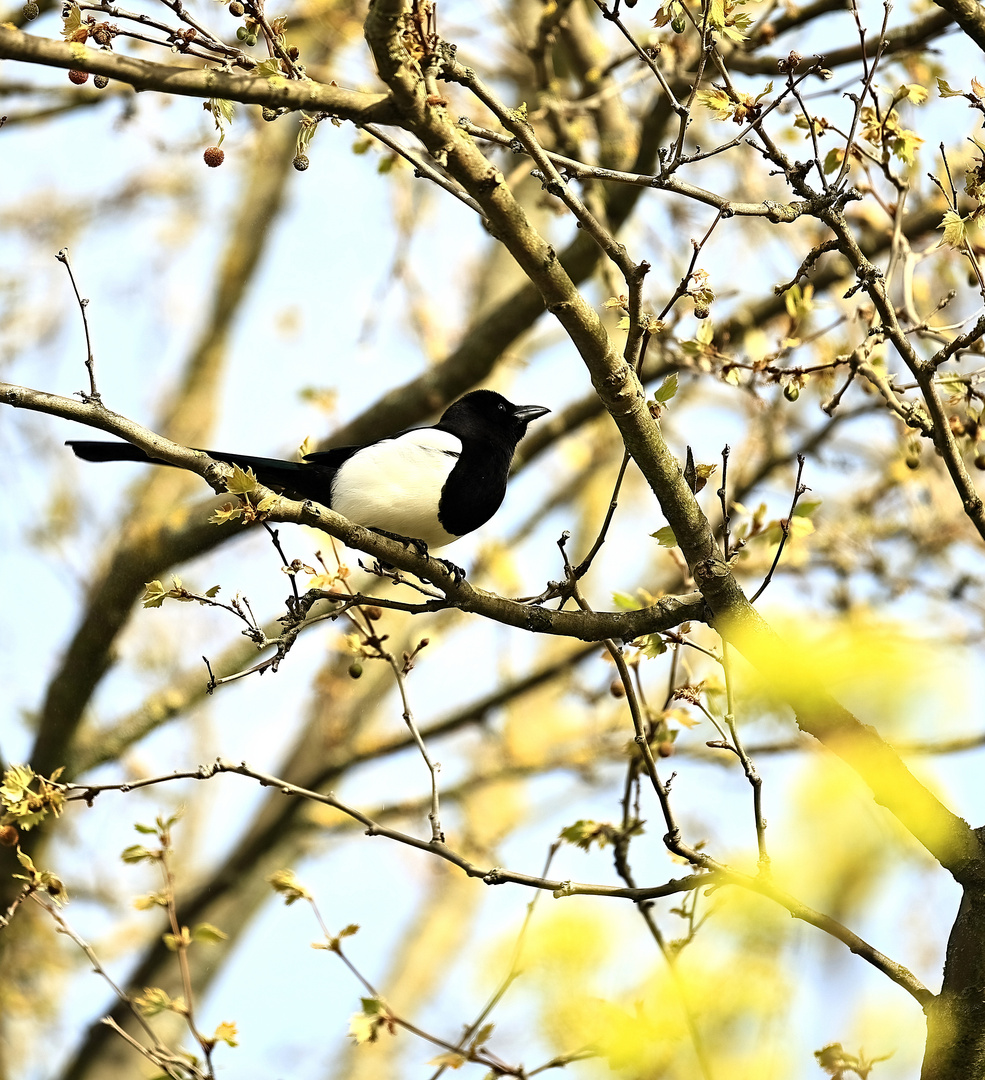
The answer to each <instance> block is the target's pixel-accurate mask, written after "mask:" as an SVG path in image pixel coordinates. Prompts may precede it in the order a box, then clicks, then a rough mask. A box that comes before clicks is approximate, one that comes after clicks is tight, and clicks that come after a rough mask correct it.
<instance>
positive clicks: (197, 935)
mask: <svg viewBox="0 0 985 1080" xmlns="http://www.w3.org/2000/svg"><path fill="white" fill-rule="evenodd" d="M228 938H229V935H228V934H227V933H226V932H225V931H224V930H220V929H219V927H218V926H213V925H212V923H207V922H203V923H199V924H198V925H197V926H195V927H194V928H193V929H192V941H202V942H205V943H206V944H208V945H214V944H216V942H219V941H226V940H227V939H228Z"/></svg>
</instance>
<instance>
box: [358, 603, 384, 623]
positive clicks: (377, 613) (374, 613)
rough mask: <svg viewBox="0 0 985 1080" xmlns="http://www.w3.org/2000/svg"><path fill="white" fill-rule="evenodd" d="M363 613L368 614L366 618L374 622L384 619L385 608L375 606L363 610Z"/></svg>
mask: <svg viewBox="0 0 985 1080" xmlns="http://www.w3.org/2000/svg"><path fill="white" fill-rule="evenodd" d="M363 611H364V612H365V614H366V618H367V619H371V620H372V621H373V622H375V621H376V620H377V619H382V618H383V608H381V607H377V606H376V605H375V604H372V605H370V606H369V607H365V608H363Z"/></svg>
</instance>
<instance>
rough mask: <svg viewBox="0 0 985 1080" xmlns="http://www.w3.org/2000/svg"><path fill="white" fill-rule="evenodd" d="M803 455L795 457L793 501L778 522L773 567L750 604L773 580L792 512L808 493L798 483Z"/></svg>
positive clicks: (805, 488) (802, 467)
mask: <svg viewBox="0 0 985 1080" xmlns="http://www.w3.org/2000/svg"><path fill="white" fill-rule="evenodd" d="M804 461H805V458H804V455H803V454H798V455H797V482H796V484H795V485H794V491H793V499H792V500H791V502H790V513H789V514H788V515H787V516H786V517H785V518H783V519H782V520H781V521H780V543H779V546H778V547H777V549H776V557H775V558H774V559H773V565H772V566H771V567H770V568H769V572H768V573H767V575H766V577H765V578H763V583H762V585H760V586H759V588H758V589H757V590H756V592H755V593H754V594H753V595H752V596H751V597H750V598H749V603H750V604H755V603H756V601H757V600H758V599H759V598H760V597H761V596H762V595H763V591H764V590H765V588H766V586H767V585H769V583H770V582H771V581H772V580H773V572H774V571H775V570H776V568H777V565H778V564H779V562H780V556H781V555H782V554H783V547H784V545H785V544H786V542H787V537H788V536H789V535H790V522H791V521H792V520H793V514H794V510H796V509H797V500H798V499H799V498H800V497H801V495H803V494H804V492H805V491H810V488H807V487H804V486H802V485H801V483H800V478H801V476H803V474H804Z"/></svg>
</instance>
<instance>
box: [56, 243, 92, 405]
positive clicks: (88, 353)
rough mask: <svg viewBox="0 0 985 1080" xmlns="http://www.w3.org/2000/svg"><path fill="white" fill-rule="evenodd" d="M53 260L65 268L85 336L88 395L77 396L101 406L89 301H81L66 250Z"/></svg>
mask: <svg viewBox="0 0 985 1080" xmlns="http://www.w3.org/2000/svg"><path fill="white" fill-rule="evenodd" d="M55 258H56V259H57V260H58V261H59V262H60V263H61V264H62V266H64V267H65V269H66V270H67V271H68V279H69V281H71V283H72V289H73V290H74V292H75V299H76V300H77V301H78V303H79V311H81V312H82V326H83V329H84V330H85V335H86V371H88V372H89V393H88V394H86V393H85V392H84V391H81V390H80V391H79V395H80V396H81V398H82V400H83V401H84V402H86V403H87V404H89V405H102V403H103V399H102V397H101V396H100V394H99V391H98V390H97V389H96V360H95V357H94V356H93V355H92V339H91V338H90V337H89V320H88V319H87V318H86V308H87V307H88V306H89V300H88V299H85V300H83V299H82V295H81V294H80V292H79V287H78V285H76V283H75V274H73V273H72V264H71V262H69V258H68V248H67V247H66V248H62V249H61V251H59V252H58V254H57V255H56V256H55Z"/></svg>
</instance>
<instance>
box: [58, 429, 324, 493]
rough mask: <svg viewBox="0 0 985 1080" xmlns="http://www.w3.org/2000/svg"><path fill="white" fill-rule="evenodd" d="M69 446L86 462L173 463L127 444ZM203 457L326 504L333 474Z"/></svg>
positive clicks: (257, 460)
mask: <svg viewBox="0 0 985 1080" xmlns="http://www.w3.org/2000/svg"><path fill="white" fill-rule="evenodd" d="M66 446H71V448H72V450H73V451H74V452H75V456H76V457H79V458H82V460H83V461H142V462H144V464H147V465H170V464H171V462H170V461H163V460H162V459H161V458H155V457H151V456H150V455H149V454H146V453H144V451H143V450H141V449H139V448H138V447H136V446H131V445H130V443H125V442H90V441H87V440H84V439H72V440H70V441H69V442H68V443H66ZM203 453H206V454H208V455H209V457H213V458H215V459H216V460H217V461H226V462H228V463H229V464H230V465H238V466H239V467H240V468H241V469H252V470H253V474H254V475H255V476H256V478H257V479H258V480H259V481H260V483H261V484H266V485H267V486H268V487H273V488H281V489H283V490H284V491H287V492H290V493H291V494H293V495H296V496H297V497H299V498H303V499H316V500H318V501H319V502H325V500H326V498H327V496H328V487H329V481H330V477H331V475H332V473H333V472H334V470H332V469H327V468H320V469H319V468H312V467H311V466H310V465H306V464H304V463H303V462H300V461H282V460H280V459H278V458H266V457H254V456H252V455H251V454H227V453H225V452H224V451H221V450H205V451H203Z"/></svg>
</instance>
